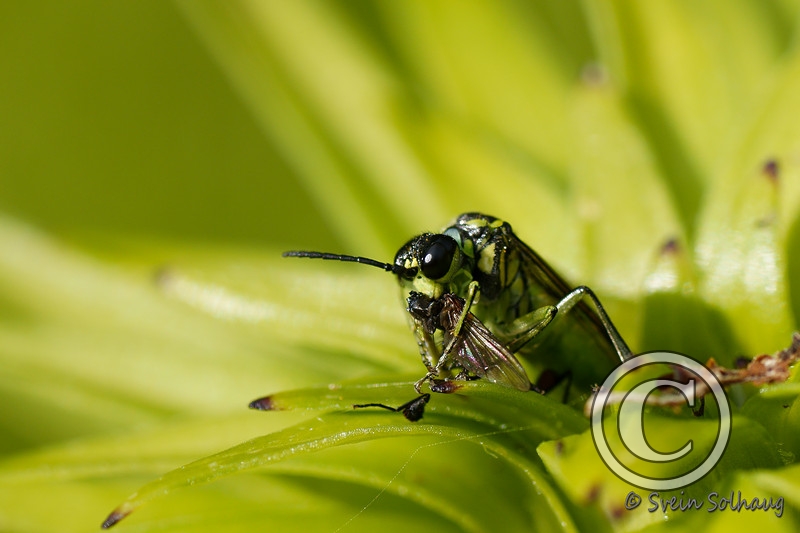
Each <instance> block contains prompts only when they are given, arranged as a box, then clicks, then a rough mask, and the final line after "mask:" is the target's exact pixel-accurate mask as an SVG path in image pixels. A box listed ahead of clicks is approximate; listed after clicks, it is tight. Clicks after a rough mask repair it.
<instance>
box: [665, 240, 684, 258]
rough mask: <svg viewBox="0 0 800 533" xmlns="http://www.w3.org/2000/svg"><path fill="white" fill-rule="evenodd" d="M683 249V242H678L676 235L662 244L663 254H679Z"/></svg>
mask: <svg viewBox="0 0 800 533" xmlns="http://www.w3.org/2000/svg"><path fill="white" fill-rule="evenodd" d="M680 251H681V244H680V243H679V242H678V239H677V238H676V237H672V238H670V239H667V241H666V242H665V243H664V244H662V245H661V255H673V254H678V253H680Z"/></svg>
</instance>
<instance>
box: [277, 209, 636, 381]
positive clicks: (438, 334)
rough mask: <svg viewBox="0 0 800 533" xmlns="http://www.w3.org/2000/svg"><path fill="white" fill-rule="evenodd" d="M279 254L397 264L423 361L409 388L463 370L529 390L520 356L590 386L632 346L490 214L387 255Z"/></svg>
mask: <svg viewBox="0 0 800 533" xmlns="http://www.w3.org/2000/svg"><path fill="white" fill-rule="evenodd" d="M284 255H286V256H294V257H312V258H321V259H331V260H339V261H354V262H359V263H365V264H369V265H372V266H377V267H379V268H382V269H384V270H386V271H389V272H392V273H393V274H395V276H396V277H397V279H398V281H399V284H400V287H401V290H402V295H403V299H404V301H405V303H406V306H407V307H406V308H407V310H408V311H409V315H408V316H409V320H410V323H411V327H412V330H413V332H414V335H415V337H416V339H417V344H418V345H419V350H420V354H421V355H422V361H423V363H424V364H425V367H426V368H427V370H428V372H427V374H426V375H425V376H424V377H423V378H422V379H420V380H419V381H418V382H417V384H416V388H417V391H420V387H421V385H422V384H424V383H425V382H426V381H432V380H449V379H454V378H459V379H463V378H470V377H479V378H486V379H489V380H490V381H493V382H496V383H499V384H502V385H505V386H510V387H515V388H518V389H522V390H529V389H530V388H531V384H530V380H529V379H528V376H527V373H526V371H525V369H524V368H523V367H522V365H520V363H519V362H518V361H517V359H516V356H521V357H523V358H524V359H525V360H526V362H528V364H529V368H530V369H531V370H533V371H534V372H535V374H536V375H539V374H540V373H541V372H543V371H544V370H550V371H554V372H556V373H560V374H570V375H571V378H572V381H573V383H574V384H575V385H576V386H578V387H580V388H581V389H585V391H586V392H588V391H589V387H590V386H591V385H592V384H594V383H597V382H598V381H600V380H602V378H604V377H605V375H606V374H607V372H608V371H610V370H611V369H612V368H613V367H614V366H616V365H617V364H619V362H620V361H621V360H624V359H627V358H629V357H631V356H632V354H631V352H630V350H629V349H628V347H627V345H626V344H625V342H624V341H623V340H622V338H621V337H620V335H619V333H618V332H617V330H616V329H615V327H614V325H613V324H612V323H611V320H610V319H609V318H608V316H607V315H606V313H605V311H604V309H603V307H602V305H601V304H600V302H599V300H598V299H597V297H596V296H595V295H594V293H592V291H591V290H590V289H589V288H588V287H584V286H581V287H577V288H572V287H571V286H570V285H568V284H567V283H566V282H565V281H564V280H563V278H561V276H559V275H558V274H557V273H556V272H555V271H554V270H553V269H552V268H551V267H550V266H549V265H548V264H547V263H546V262H545V261H544V260H543V259H542V258H541V257H540V256H539V255H538V254H537V253H536V252H534V251H533V250H532V249H531V248H530V247H529V246H527V245H526V244H525V243H524V242H522V241H521V240H520V239H519V238H518V237H517V236H516V235H515V234H514V232H513V231H512V230H511V226H510V225H509V224H508V223H507V222H504V221H502V220H500V219H497V218H495V217H491V216H488V215H483V214H480V213H466V214H463V215H461V216H459V217H458V218H456V220H455V221H454V222H453V223H452V224H451V225H450V226H448V227H446V228H445V229H444V230H443V231H442V232H441V233H423V234H421V235H418V236H416V237H414V238H413V239H411V240H410V241H408V242H407V243H406V244H405V245H404V246H403V247H401V248H400V250H399V251H398V252H397V255H396V256H395V259H394V262H393V263H381V262H379V261H375V260H373V259H367V258H363V257H354V256H345V255H338V254H326V253H320V252H287V253H286V254H284ZM584 297H586V298H584ZM587 300H588V301H587Z"/></svg>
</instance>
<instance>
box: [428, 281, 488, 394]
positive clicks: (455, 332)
mask: <svg viewBox="0 0 800 533" xmlns="http://www.w3.org/2000/svg"><path fill="white" fill-rule="evenodd" d="M480 291H481V288H480V285H479V284H478V282H477V281H471V282H470V284H469V288H468V290H467V298H466V300H465V302H464V307H463V309H461V312H460V313H459V316H458V320H456V323H455V325H454V326H453V329H452V331H451V332H450V342H448V343H447V345H446V346H444V349H443V350H442V355H440V356H439V360H438V361H436V366H434V367H433V368H431V366H430V364H429V363H428V362H426V360H425V355H423V362H424V363H425V366H426V367H427V368H428V373H427V374H425V376H423V377H422V379H420V380H418V381H417V382H416V383H414V388H415V389H416V390H417V392H421V388H420V387H422V384H423V383H425V382H426V381H428V380H430V379H432V378H435V377H436V376H438V375H440V374H441V371H442V369H443V368H444V367H445V365H446V364H447V363H448V362H449V360H450V357H449V356H450V353H451V352H452V351H453V347H454V346H455V344H456V342H457V341H458V339H459V335H460V334H461V328H462V326H463V325H464V320H465V319H466V318H467V314H469V310H470V307H472V303H473V302H474V301H475V299H476V298H478V296H479V295H480ZM429 352H430V350H428V353H429Z"/></svg>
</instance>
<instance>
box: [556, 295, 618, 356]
mask: <svg viewBox="0 0 800 533" xmlns="http://www.w3.org/2000/svg"><path fill="white" fill-rule="evenodd" d="M584 296H588V297H589V299H590V300H591V301H592V303H593V304H594V310H595V313H596V314H597V318H599V319H600V322H601V323H602V324H603V327H604V328H605V330H606V333H608V337H609V339H610V340H611V343H612V344H613V345H614V349H615V350H616V352H617V355H619V358H620V361H627V360H628V359H630V358H631V357H633V352H632V351H631V349H630V348H628V345H627V344H626V343H625V341H624V340H623V339H622V336H621V335H620V334H619V332H618V331H617V328H616V327H615V326H614V323H613V322H611V318H609V316H608V313H606V310H605V309H604V308H603V304H601V303H600V299H599V298H598V297H597V296H596V295H595V293H594V292H593V291H592V289H590V288H589V287H587V286H585V285H581V286H580V287H577V288H575V289H573V290H572V292H570V293H569V294H567V295H566V296H565V297H564V298H562V300H561V301H560V302H558V303H557V304H556V309H557V310H558V312H557V314H556V317H559V316H561V315H566V314H567V313H568V312H569V311H570V309H572V308H573V307H575V305H576V304H577V303H578V302H580V301H581V300H582V299H583V297H584Z"/></svg>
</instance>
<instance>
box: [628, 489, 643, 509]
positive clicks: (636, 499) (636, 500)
mask: <svg viewBox="0 0 800 533" xmlns="http://www.w3.org/2000/svg"><path fill="white" fill-rule="evenodd" d="M640 503H642V497H641V496H639V495H638V494H636V493H635V492H633V491H630V492H629V493H628V495H627V496H625V509H627V510H629V511H633V510H634V509H636V508H637V507H639V504H640Z"/></svg>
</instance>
